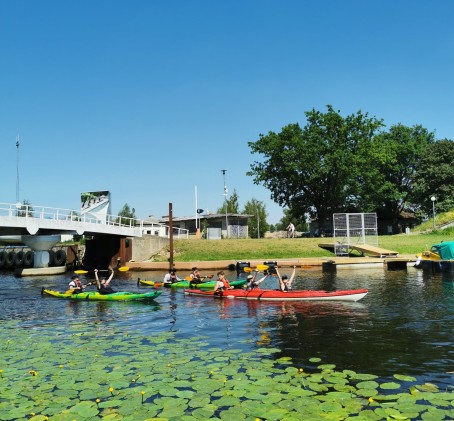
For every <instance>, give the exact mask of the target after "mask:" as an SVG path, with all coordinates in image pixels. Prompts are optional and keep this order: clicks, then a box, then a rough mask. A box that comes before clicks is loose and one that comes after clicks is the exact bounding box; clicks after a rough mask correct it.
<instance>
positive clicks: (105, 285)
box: [95, 268, 115, 295]
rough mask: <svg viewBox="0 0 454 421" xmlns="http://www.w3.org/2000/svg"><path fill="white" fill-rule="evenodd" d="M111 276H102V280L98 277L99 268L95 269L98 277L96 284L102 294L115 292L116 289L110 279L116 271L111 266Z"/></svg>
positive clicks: (96, 277)
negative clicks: (111, 284) (107, 277)
mask: <svg viewBox="0 0 454 421" xmlns="http://www.w3.org/2000/svg"><path fill="white" fill-rule="evenodd" d="M110 271H111V272H110V276H109V279H106V278H105V277H102V278H101V280H100V279H99V278H98V269H95V279H96V285H97V287H98V292H99V293H100V294H103V295H105V294H113V293H114V292H115V291H114V290H113V289H112V287H111V286H110V281H111V280H112V278H113V275H114V271H113V269H112V268H110Z"/></svg>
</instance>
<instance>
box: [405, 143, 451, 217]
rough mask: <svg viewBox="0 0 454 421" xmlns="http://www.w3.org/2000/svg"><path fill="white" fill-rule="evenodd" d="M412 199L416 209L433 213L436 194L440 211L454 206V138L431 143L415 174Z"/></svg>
mask: <svg viewBox="0 0 454 421" xmlns="http://www.w3.org/2000/svg"><path fill="white" fill-rule="evenodd" d="M413 185H414V189H413V196H412V202H413V203H414V204H415V210H417V211H421V212H422V214H423V215H425V216H427V215H430V214H431V213H432V201H431V200H430V199H431V197H432V196H434V197H435V198H436V202H435V203H436V207H437V211H438V212H447V211H451V210H453V209H454V142H453V141H452V140H449V139H443V140H439V141H436V142H433V143H430V144H429V145H428V146H427V149H426V150H425V152H424V153H423V154H422V155H421V159H420V161H419V163H418V166H417V169H416V171H415V173H414V174H413Z"/></svg>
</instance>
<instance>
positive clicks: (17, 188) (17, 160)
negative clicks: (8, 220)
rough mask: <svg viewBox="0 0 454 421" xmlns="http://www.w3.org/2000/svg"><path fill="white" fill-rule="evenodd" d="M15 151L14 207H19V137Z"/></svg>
mask: <svg viewBox="0 0 454 421" xmlns="http://www.w3.org/2000/svg"><path fill="white" fill-rule="evenodd" d="M16 149H17V154H16V155H17V158H16V206H18V205H20V203H19V135H18V136H17V137H16Z"/></svg>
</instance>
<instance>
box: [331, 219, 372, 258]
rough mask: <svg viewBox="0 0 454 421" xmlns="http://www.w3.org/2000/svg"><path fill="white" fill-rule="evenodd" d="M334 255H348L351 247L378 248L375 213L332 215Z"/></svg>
mask: <svg viewBox="0 0 454 421" xmlns="http://www.w3.org/2000/svg"><path fill="white" fill-rule="evenodd" d="M333 237H334V253H335V254H336V256H341V255H348V253H349V249H350V246H351V245H361V244H368V245H371V246H378V231H377V214H376V213H335V214H333Z"/></svg>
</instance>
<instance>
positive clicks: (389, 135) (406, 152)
mask: <svg viewBox="0 0 454 421" xmlns="http://www.w3.org/2000/svg"><path fill="white" fill-rule="evenodd" d="M431 142H433V133H430V132H428V131H427V129H425V128H423V127H422V126H419V125H417V126H414V127H407V126H404V125H402V124H397V125H394V126H391V128H390V129H389V131H385V132H382V133H379V134H378V135H377V136H376V137H375V138H374V139H373V140H372V141H371V142H369V143H363V144H362V145H361V148H362V150H361V153H360V157H359V159H358V166H359V168H360V171H359V172H358V177H357V184H356V187H355V191H356V192H357V194H356V207H357V208H358V209H361V212H377V216H378V217H379V218H385V219H390V220H392V221H393V225H396V224H397V219H398V218H399V216H400V214H401V212H402V211H403V210H410V209H412V208H413V206H412V205H411V204H410V201H411V200H412V197H413V196H414V195H413V189H414V183H413V180H414V174H415V172H416V169H417V166H418V162H419V161H420V159H421V157H422V156H424V155H425V152H424V151H425V150H426V149H427V147H428V145H430V143H431Z"/></svg>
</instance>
